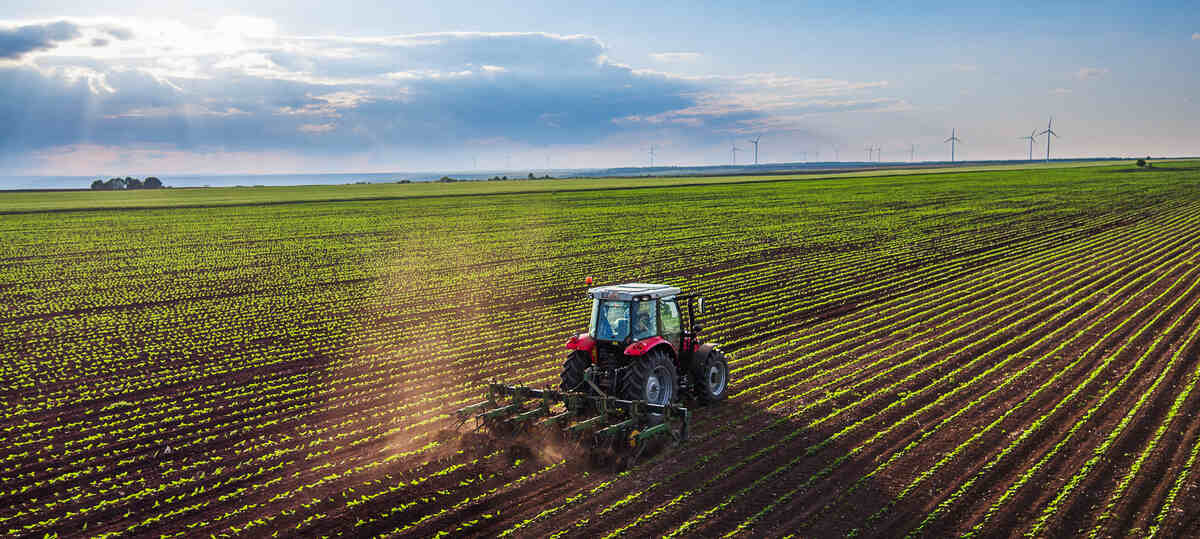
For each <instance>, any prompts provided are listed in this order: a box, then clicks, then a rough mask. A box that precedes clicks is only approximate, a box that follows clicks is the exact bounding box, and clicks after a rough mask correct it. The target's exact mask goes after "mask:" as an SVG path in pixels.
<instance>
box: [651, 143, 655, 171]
mask: <svg viewBox="0 0 1200 539" xmlns="http://www.w3.org/2000/svg"><path fill="white" fill-rule="evenodd" d="M654 150H655V148H654V145H653V144H651V145H650V168H654Z"/></svg>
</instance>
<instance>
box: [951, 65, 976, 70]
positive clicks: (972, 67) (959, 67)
mask: <svg viewBox="0 0 1200 539" xmlns="http://www.w3.org/2000/svg"><path fill="white" fill-rule="evenodd" d="M950 69H953V70H955V71H978V70H979V66H977V65H975V64H951V65H950Z"/></svg>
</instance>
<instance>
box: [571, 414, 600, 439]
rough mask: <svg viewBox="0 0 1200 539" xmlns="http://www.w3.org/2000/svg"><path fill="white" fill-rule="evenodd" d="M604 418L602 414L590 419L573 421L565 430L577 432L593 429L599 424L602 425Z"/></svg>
mask: <svg viewBox="0 0 1200 539" xmlns="http://www.w3.org/2000/svg"><path fill="white" fill-rule="evenodd" d="M604 419H605V418H604V416H602V415H598V416H596V417H593V418H591V419H585V420H583V421H580V422H578V423H575V424H574V425H570V426H568V427H567V430H569V431H570V432H572V433H575V434H579V433H582V432H584V431H586V430H590V429H594V428H597V427H599V426H600V425H603V424H604Z"/></svg>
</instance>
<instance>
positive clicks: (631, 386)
mask: <svg viewBox="0 0 1200 539" xmlns="http://www.w3.org/2000/svg"><path fill="white" fill-rule="evenodd" d="M621 386H622V392H621V393H622V396H623V397H625V398H626V399H627V400H638V401H646V402H647V403H649V404H659V405H664V406H665V405H668V404H671V402H672V401H674V400H675V398H676V394H675V393H676V391H675V390H676V388H677V387H679V384H678V379H677V378H676V374H675V364H674V363H672V362H671V356H670V355H668V354H667V353H666V352H665V351H663V349H662V348H655V349H654V350H651V351H649V352H647V353H646V355H644V356H641V357H639V358H636V359H634V360H633V362H632V363H631V364H630V365H629V368H628V369H626V371H625V378H624V380H623V383H622V384H621Z"/></svg>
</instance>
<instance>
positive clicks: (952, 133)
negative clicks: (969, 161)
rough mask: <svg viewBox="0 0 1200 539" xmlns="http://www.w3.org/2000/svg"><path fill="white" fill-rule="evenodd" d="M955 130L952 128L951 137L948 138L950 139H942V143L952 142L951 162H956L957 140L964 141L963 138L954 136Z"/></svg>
mask: <svg viewBox="0 0 1200 539" xmlns="http://www.w3.org/2000/svg"><path fill="white" fill-rule="evenodd" d="M954 132H955V130H954V129H951V130H950V138H948V139H946V140H944V141H942V143H943V144H945V143H947V142H949V143H950V162H951V163H953V162H954V143H955V142H962V140H961V139H959V138H958V137H956V136H954Z"/></svg>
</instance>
